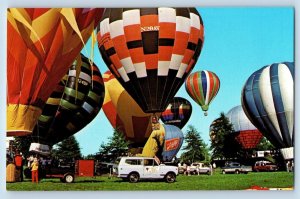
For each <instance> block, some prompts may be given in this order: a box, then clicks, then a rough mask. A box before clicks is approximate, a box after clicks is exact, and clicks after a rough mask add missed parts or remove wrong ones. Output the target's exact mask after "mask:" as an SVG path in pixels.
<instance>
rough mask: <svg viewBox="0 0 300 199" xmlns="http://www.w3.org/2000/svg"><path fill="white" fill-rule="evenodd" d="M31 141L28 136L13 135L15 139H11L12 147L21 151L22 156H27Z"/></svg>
mask: <svg viewBox="0 0 300 199" xmlns="http://www.w3.org/2000/svg"><path fill="white" fill-rule="evenodd" d="M31 142H32V139H31V137H30V136H22V137H15V140H14V141H13V148H15V149H16V150H18V151H19V152H22V153H23V156H24V157H27V156H28V154H29V147H30V144H31Z"/></svg>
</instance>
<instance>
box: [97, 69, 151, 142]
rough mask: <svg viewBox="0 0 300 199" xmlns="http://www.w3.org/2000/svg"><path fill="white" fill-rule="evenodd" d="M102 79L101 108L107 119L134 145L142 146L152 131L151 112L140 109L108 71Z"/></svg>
mask: <svg viewBox="0 0 300 199" xmlns="http://www.w3.org/2000/svg"><path fill="white" fill-rule="evenodd" d="M103 80H104V86H105V97H104V103H103V106H102V108H103V111H104V113H105V115H106V117H107V119H108V120H109V122H110V123H111V125H112V126H113V128H115V129H118V130H119V131H120V132H122V133H123V134H124V135H125V138H126V139H127V140H129V141H131V142H132V144H133V145H134V146H139V147H142V146H143V145H144V144H145V142H146V141H147V138H148V137H149V136H150V134H151V132H152V127H151V116H152V114H151V113H145V112H143V111H142V109H141V108H140V106H139V105H138V104H137V103H136V102H135V100H134V99H133V98H132V97H131V96H130V95H129V94H128V93H127V91H126V90H125V89H124V88H123V87H122V85H121V84H120V83H119V81H118V80H117V79H116V78H115V77H114V75H113V74H112V73H111V72H110V71H107V72H106V73H104V75H103Z"/></svg>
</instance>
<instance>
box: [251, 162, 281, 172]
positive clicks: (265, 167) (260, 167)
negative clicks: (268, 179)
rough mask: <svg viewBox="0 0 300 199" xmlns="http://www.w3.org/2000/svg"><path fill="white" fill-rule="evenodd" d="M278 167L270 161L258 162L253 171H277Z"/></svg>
mask: <svg viewBox="0 0 300 199" xmlns="http://www.w3.org/2000/svg"><path fill="white" fill-rule="evenodd" d="M277 170H278V166H277V165H276V164H274V163H272V162H270V161H265V160H262V161H257V162H255V164H254V166H253V171H256V172H259V171H277Z"/></svg>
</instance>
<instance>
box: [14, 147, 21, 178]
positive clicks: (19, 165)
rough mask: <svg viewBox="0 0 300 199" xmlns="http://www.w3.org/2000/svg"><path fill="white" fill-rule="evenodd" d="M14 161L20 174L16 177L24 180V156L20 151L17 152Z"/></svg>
mask: <svg viewBox="0 0 300 199" xmlns="http://www.w3.org/2000/svg"><path fill="white" fill-rule="evenodd" d="M14 162H15V165H16V170H17V174H18V176H16V179H19V180H20V181H21V182H22V181H23V157H22V154H20V153H19V152H18V151H17V152H16V155H15V158H14Z"/></svg>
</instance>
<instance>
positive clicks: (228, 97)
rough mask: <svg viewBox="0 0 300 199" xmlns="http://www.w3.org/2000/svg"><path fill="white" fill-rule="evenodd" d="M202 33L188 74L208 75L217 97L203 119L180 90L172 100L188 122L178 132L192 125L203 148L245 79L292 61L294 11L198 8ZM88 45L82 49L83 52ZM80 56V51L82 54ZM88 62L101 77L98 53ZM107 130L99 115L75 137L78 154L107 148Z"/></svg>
mask: <svg viewBox="0 0 300 199" xmlns="http://www.w3.org/2000/svg"><path fill="white" fill-rule="evenodd" d="M198 11H199V12H200V14H201V16H202V19H203V21H204V27H205V41H204V46H203V49H202V53H201V55H200V59H199V60H198V62H197V64H196V66H195V68H194V69H193V72H195V71H199V70H209V71H213V72H214V73H216V74H217V75H218V77H219V78H220V82H221V86H220V90H219V93H218V95H217V96H216V98H215V99H214V100H213V102H212V103H211V105H210V108H209V111H208V116H207V117H205V116H204V115H203V112H202V110H201V108H200V106H199V105H198V104H196V103H195V102H194V101H193V100H192V99H191V98H190V97H189V96H188V94H187V93H186V91H185V88H184V85H183V86H182V87H181V89H180V90H179V91H178V93H177V94H176V96H181V97H184V98H186V99H188V100H189V101H190V102H191V103H192V106H193V113H192V116H191V118H190V120H189V122H188V123H187V125H186V126H185V127H184V128H183V129H182V130H183V132H184V133H185V132H186V129H187V126H188V125H189V124H190V125H194V126H195V127H196V128H197V129H198V131H199V132H201V136H202V138H203V139H204V141H205V142H206V143H207V144H209V143H210V141H209V126H210V124H211V122H212V121H213V120H214V119H216V118H217V117H218V116H219V114H220V112H225V113H227V112H228V111H229V110H230V109H231V108H233V107H234V106H236V105H240V104H241V102H240V96H241V89H242V87H243V85H244V83H245V81H246V80H247V78H248V77H249V76H250V75H251V74H252V73H253V72H254V71H256V70H257V69H259V68H261V67H262V66H265V65H268V64H271V63H275V62H282V61H294V10H293V8H291V7H281V8H279V7H278V8H274V7H273V8H267V7H265V8H254V7H252V8H249V7H245V8H224V7H223V8H199V9H198ZM89 48H90V44H88V45H87V49H88V50H89ZM82 52H83V53H84V54H86V53H85V52H86V51H82ZM94 53H95V58H94V62H95V63H96V64H97V66H98V67H99V68H100V71H101V73H102V74H103V73H104V72H105V71H107V70H108V68H107V67H106V65H105V64H104V63H103V61H102V58H101V55H100V53H99V50H98V48H97V46H96V48H95V52H94ZM112 132H113V128H112V126H111V125H110V123H109V121H108V120H107V119H106V117H105V114H104V113H103V111H102V110H101V112H100V113H99V114H98V116H97V117H96V118H95V119H94V120H93V121H92V122H91V123H90V124H89V125H88V126H86V127H85V128H84V129H83V130H81V131H80V132H78V133H77V134H76V135H75V136H76V138H77V140H78V141H79V144H80V147H81V150H82V154H83V155H88V154H94V153H96V152H98V150H99V147H100V144H101V143H102V142H107V138H108V137H110V136H111V135H112Z"/></svg>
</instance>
